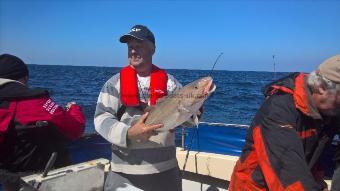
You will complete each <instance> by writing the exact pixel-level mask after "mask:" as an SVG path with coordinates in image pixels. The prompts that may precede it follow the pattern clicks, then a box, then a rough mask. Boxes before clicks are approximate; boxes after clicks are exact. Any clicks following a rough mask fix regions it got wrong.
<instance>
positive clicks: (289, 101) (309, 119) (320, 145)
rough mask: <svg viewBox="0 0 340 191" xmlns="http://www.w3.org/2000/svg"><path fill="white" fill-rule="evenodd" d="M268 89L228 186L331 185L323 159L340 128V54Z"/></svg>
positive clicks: (315, 189)
mask: <svg viewBox="0 0 340 191" xmlns="http://www.w3.org/2000/svg"><path fill="white" fill-rule="evenodd" d="M264 94H265V97H266V100H265V102H264V103H263V105H262V106H261V108H260V109H259V110H258V112H257V113H256V115H255V118H254V120H253V122H252V124H251V127H250V128H249V130H248V133H247V136H246V144H245V146H244V148H243V150H242V154H241V157H240V159H239V160H238V162H237V163H236V166H235V168H234V172H233V175H232V177H231V182H230V184H229V190H230V191H244V190H255V191H257V190H258V191H260V190H261V191H262V190H263V191H264V190H273V191H281V190H282V191H283V190H297V191H299V190H306V191H320V190H326V189H327V185H326V183H325V182H324V180H323V178H324V175H323V171H322V165H324V164H322V161H320V159H321V156H322V154H323V151H324V149H325V148H326V147H327V146H328V145H330V143H331V141H332V139H333V137H334V135H335V134H337V133H339V128H340V125H339V124H340V123H339V119H340V117H339V116H340V55H337V56H333V57H331V58H329V59H327V60H326V61H325V62H323V63H322V64H321V65H320V66H319V68H318V69H317V70H315V71H314V72H312V73H310V74H304V73H293V74H291V75H289V76H287V77H285V78H282V79H280V80H277V81H275V82H273V83H271V84H269V85H268V86H266V87H265V88H264ZM333 184H339V183H338V182H336V183H335V182H333Z"/></svg>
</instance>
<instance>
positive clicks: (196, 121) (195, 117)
mask: <svg viewBox="0 0 340 191" xmlns="http://www.w3.org/2000/svg"><path fill="white" fill-rule="evenodd" d="M193 118H194V123H195V125H196V127H197V128H198V124H199V123H200V122H199V121H198V116H197V115H196V114H194V115H193Z"/></svg>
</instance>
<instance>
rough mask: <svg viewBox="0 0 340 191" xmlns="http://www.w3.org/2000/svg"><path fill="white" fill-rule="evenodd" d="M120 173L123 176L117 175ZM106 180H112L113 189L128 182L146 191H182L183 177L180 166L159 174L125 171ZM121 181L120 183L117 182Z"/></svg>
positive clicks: (112, 190) (111, 190)
mask: <svg viewBox="0 0 340 191" xmlns="http://www.w3.org/2000/svg"><path fill="white" fill-rule="evenodd" d="M118 175H120V176H121V177H117V176H118ZM106 181H109V182H112V183H114V182H115V183H114V184H115V185H113V186H112V187H111V188H112V189H107V190H110V191H114V190H115V189H116V188H120V189H122V187H124V186H122V185H123V184H121V183H128V184H130V185H133V186H135V187H137V188H139V189H142V190H144V191H182V178H181V174H180V170H179V168H178V167H176V168H173V169H170V170H167V171H164V172H161V173H157V174H145V175H132V174H124V173H115V175H113V176H108V177H107V179H106ZM117 181H118V182H121V183H120V184H119V183H117Z"/></svg>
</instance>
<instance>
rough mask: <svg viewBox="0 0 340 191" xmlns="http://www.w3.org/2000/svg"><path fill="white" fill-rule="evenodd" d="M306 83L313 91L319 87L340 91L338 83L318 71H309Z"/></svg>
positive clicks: (316, 90)
mask: <svg viewBox="0 0 340 191" xmlns="http://www.w3.org/2000/svg"><path fill="white" fill-rule="evenodd" d="M307 85H308V86H309V88H310V89H311V90H312V91H313V92H318V91H319V88H322V89H324V90H331V91H340V84H337V83H335V82H333V81H331V80H329V79H327V78H325V77H324V76H322V75H320V74H319V73H318V71H313V72H311V73H310V74H309V75H308V77H307Z"/></svg>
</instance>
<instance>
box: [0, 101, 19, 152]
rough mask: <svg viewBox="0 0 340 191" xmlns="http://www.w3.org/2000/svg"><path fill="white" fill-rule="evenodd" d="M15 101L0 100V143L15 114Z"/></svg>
mask: <svg viewBox="0 0 340 191" xmlns="http://www.w3.org/2000/svg"><path fill="white" fill-rule="evenodd" d="M15 107H16V103H15V102H9V101H0V145H1V143H2V142H3V141H4V134H5V132H6V131H7V129H8V127H9V125H10V123H11V121H12V119H13V118H14V114H15Z"/></svg>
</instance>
